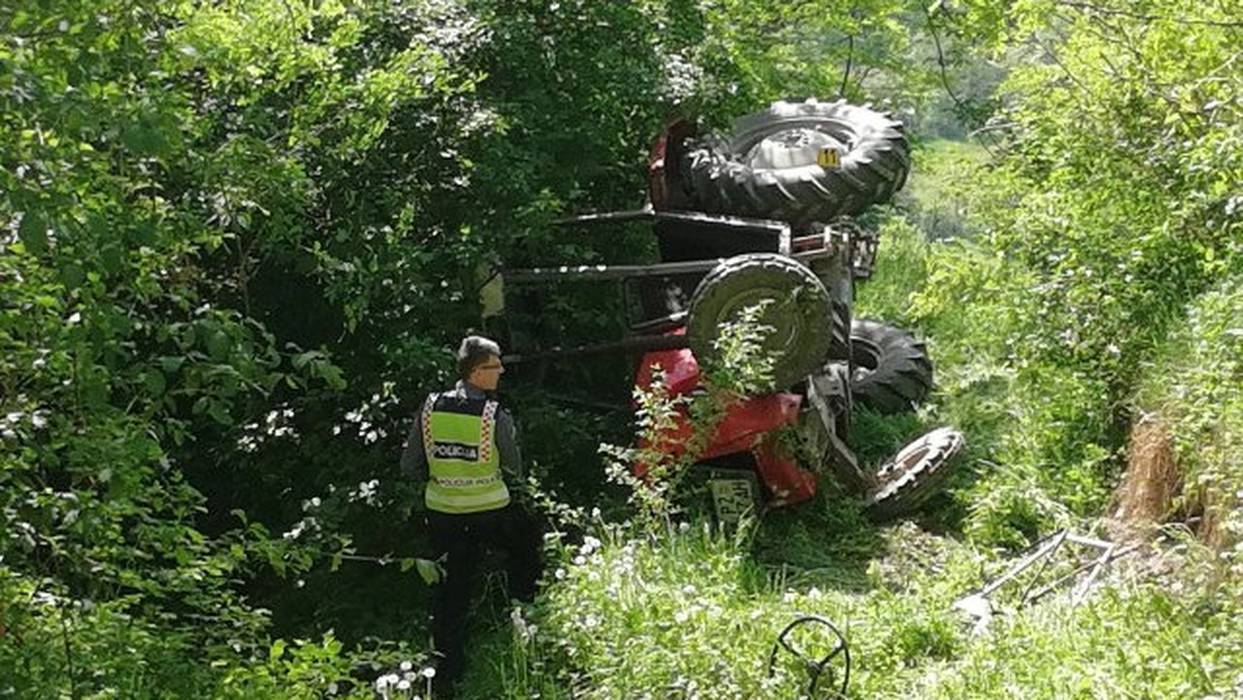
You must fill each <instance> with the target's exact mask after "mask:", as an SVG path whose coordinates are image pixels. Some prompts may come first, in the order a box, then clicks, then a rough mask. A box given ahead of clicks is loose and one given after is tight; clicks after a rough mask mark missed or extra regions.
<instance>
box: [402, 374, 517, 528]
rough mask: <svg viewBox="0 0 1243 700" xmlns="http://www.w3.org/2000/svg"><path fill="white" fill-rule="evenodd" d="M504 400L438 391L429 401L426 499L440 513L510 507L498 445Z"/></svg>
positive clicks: (426, 411) (425, 408)
mask: <svg viewBox="0 0 1243 700" xmlns="http://www.w3.org/2000/svg"><path fill="white" fill-rule="evenodd" d="M497 408H498V404H497V403H496V402H495V401H489V400H487V399H460V398H457V397H456V396H453V395H437V394H432V395H430V396H428V397H427V401H426V403H424V404H423V414H422V417H421V420H422V423H423V449H424V451H425V453H426V454H427V466H428V472H429V475H430V478H429V479H428V480H427V491H426V494H425V500H426V503H427V509H428V510H434V511H437V512H440V513H479V512H482V511H486V510H496V509H497V508H504V507H505V506H507V505H509V489H508V488H506V486H505V480H504V479H503V478H502V477H501V459H500V455H499V454H498V453H497V449H496V434H495V433H496V411H497Z"/></svg>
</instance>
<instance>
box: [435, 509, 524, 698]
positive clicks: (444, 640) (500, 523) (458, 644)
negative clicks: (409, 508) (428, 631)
mask: <svg viewBox="0 0 1243 700" xmlns="http://www.w3.org/2000/svg"><path fill="white" fill-rule="evenodd" d="M428 526H429V527H430V530H431V533H430V534H431V540H432V542H431V543H432V548H433V549H434V550H435V552H436V556H437V557H440V556H442V555H445V554H447V555H448V559H447V561H446V562H445V573H446V576H445V578H444V580H442V581H441V582H440V583H438V584H437V585H436V587H435V589H436V592H435V600H434V601H433V603H432V641H433V643H434V644H435V646H436V651H438V652H440V654H442V655H443V657H444V658H443V660H442V661H441V663H440V665H439V667H438V668H437V670H436V680H438V681H442V682H448V683H452V682H454V681H456V680H457V679H458V678H459V677H460V676H461V674H462V667H463V664H464V662H465V658H464V651H465V649H464V647H465V644H466V612H467V607H468V606H469V604H470V599H471V595H472V591H473V590H474V588H475V586H474V580H475V578H476V576H475V574H476V570H477V568H478V564H479V560H480V557H481V555H482V554H483V549H484V548H488V549H493V550H498V549H499V550H502V551H503V552H504V553H505V561H506V569H507V578H508V585H509V595H510V596H511V597H513V598H517V599H518V600H521V601H524V602H530V601H531V600H533V599H534V598H535V584H536V580H537V579H539V575H540V567H541V563H540V552H541V549H542V547H541V535H540V531H539V525H538V523H537V522H536V520H535V519H534V518H533V517H531V516H530V515H528V514H527V513H526V512H524V511H523V510H522V509H521V508H520V507H518V506H516V505H509V506H506V507H504V508H501V509H499V510H493V511H487V512H483V513H470V514H466V515H450V514H447V513H436V512H432V513H429V514H428Z"/></svg>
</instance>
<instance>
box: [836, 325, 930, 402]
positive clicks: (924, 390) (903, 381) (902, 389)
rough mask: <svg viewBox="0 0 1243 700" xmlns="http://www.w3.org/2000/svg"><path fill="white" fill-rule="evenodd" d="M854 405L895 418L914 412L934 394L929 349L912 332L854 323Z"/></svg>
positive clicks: (851, 338) (851, 331)
mask: <svg viewBox="0 0 1243 700" xmlns="http://www.w3.org/2000/svg"><path fill="white" fill-rule="evenodd" d="M850 357H851V360H852V364H853V368H852V370H851V371H852V376H851V390H852V391H853V393H854V398H855V401H856V402H858V403H860V404H862V405H864V406H867V407H868V408H870V409H872V410H874V411H877V412H878V413H885V414H893V413H904V412H906V411H911V410H914V408H915V406H916V405H917V404H919V403H920V402H921V401H923V400H924V399H925V398H926V397H927V396H928V392H929V391H931V390H932V360H930V359H928V347H927V346H926V345H925V344H924V342H923V341H922V340H919V339H918V338H916V337H915V336H914V335H912V334H911V333H910V331H905V330H903V329H901V328H895V327H893V326H889V325H885V324H883V323H878V322H876V321H868V320H866V319H855V320H854V321H853V322H852V323H851V325H850Z"/></svg>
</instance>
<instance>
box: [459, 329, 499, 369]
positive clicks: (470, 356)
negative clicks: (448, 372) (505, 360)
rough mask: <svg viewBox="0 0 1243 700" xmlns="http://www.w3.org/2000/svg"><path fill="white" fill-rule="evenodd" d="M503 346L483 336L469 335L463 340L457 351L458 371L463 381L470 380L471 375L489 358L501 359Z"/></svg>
mask: <svg viewBox="0 0 1243 700" xmlns="http://www.w3.org/2000/svg"><path fill="white" fill-rule="evenodd" d="M500 356H501V346H500V345H497V344H496V343H495V342H494V341H491V340H488V339H487V338H485V337H483V336H481V335H468V336H466V337H465V338H462V344H461V345H460V346H458V349H457V371H458V374H459V375H460V376H461V377H462V379H469V378H470V373H471V371H472V370H474V369H475V368H476V367H478V366H479V365H481V364H483V363H484V362H487V361H488V358H489V357H500Z"/></svg>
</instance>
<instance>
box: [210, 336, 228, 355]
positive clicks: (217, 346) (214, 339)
mask: <svg viewBox="0 0 1243 700" xmlns="http://www.w3.org/2000/svg"><path fill="white" fill-rule="evenodd" d="M207 352H209V353H211V356H212V359H215V360H226V359H228V357H229V336H228V334H227V333H225V332H224V331H222V330H216V331H215V332H214V333H212V334H210V335H208V336H207Z"/></svg>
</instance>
